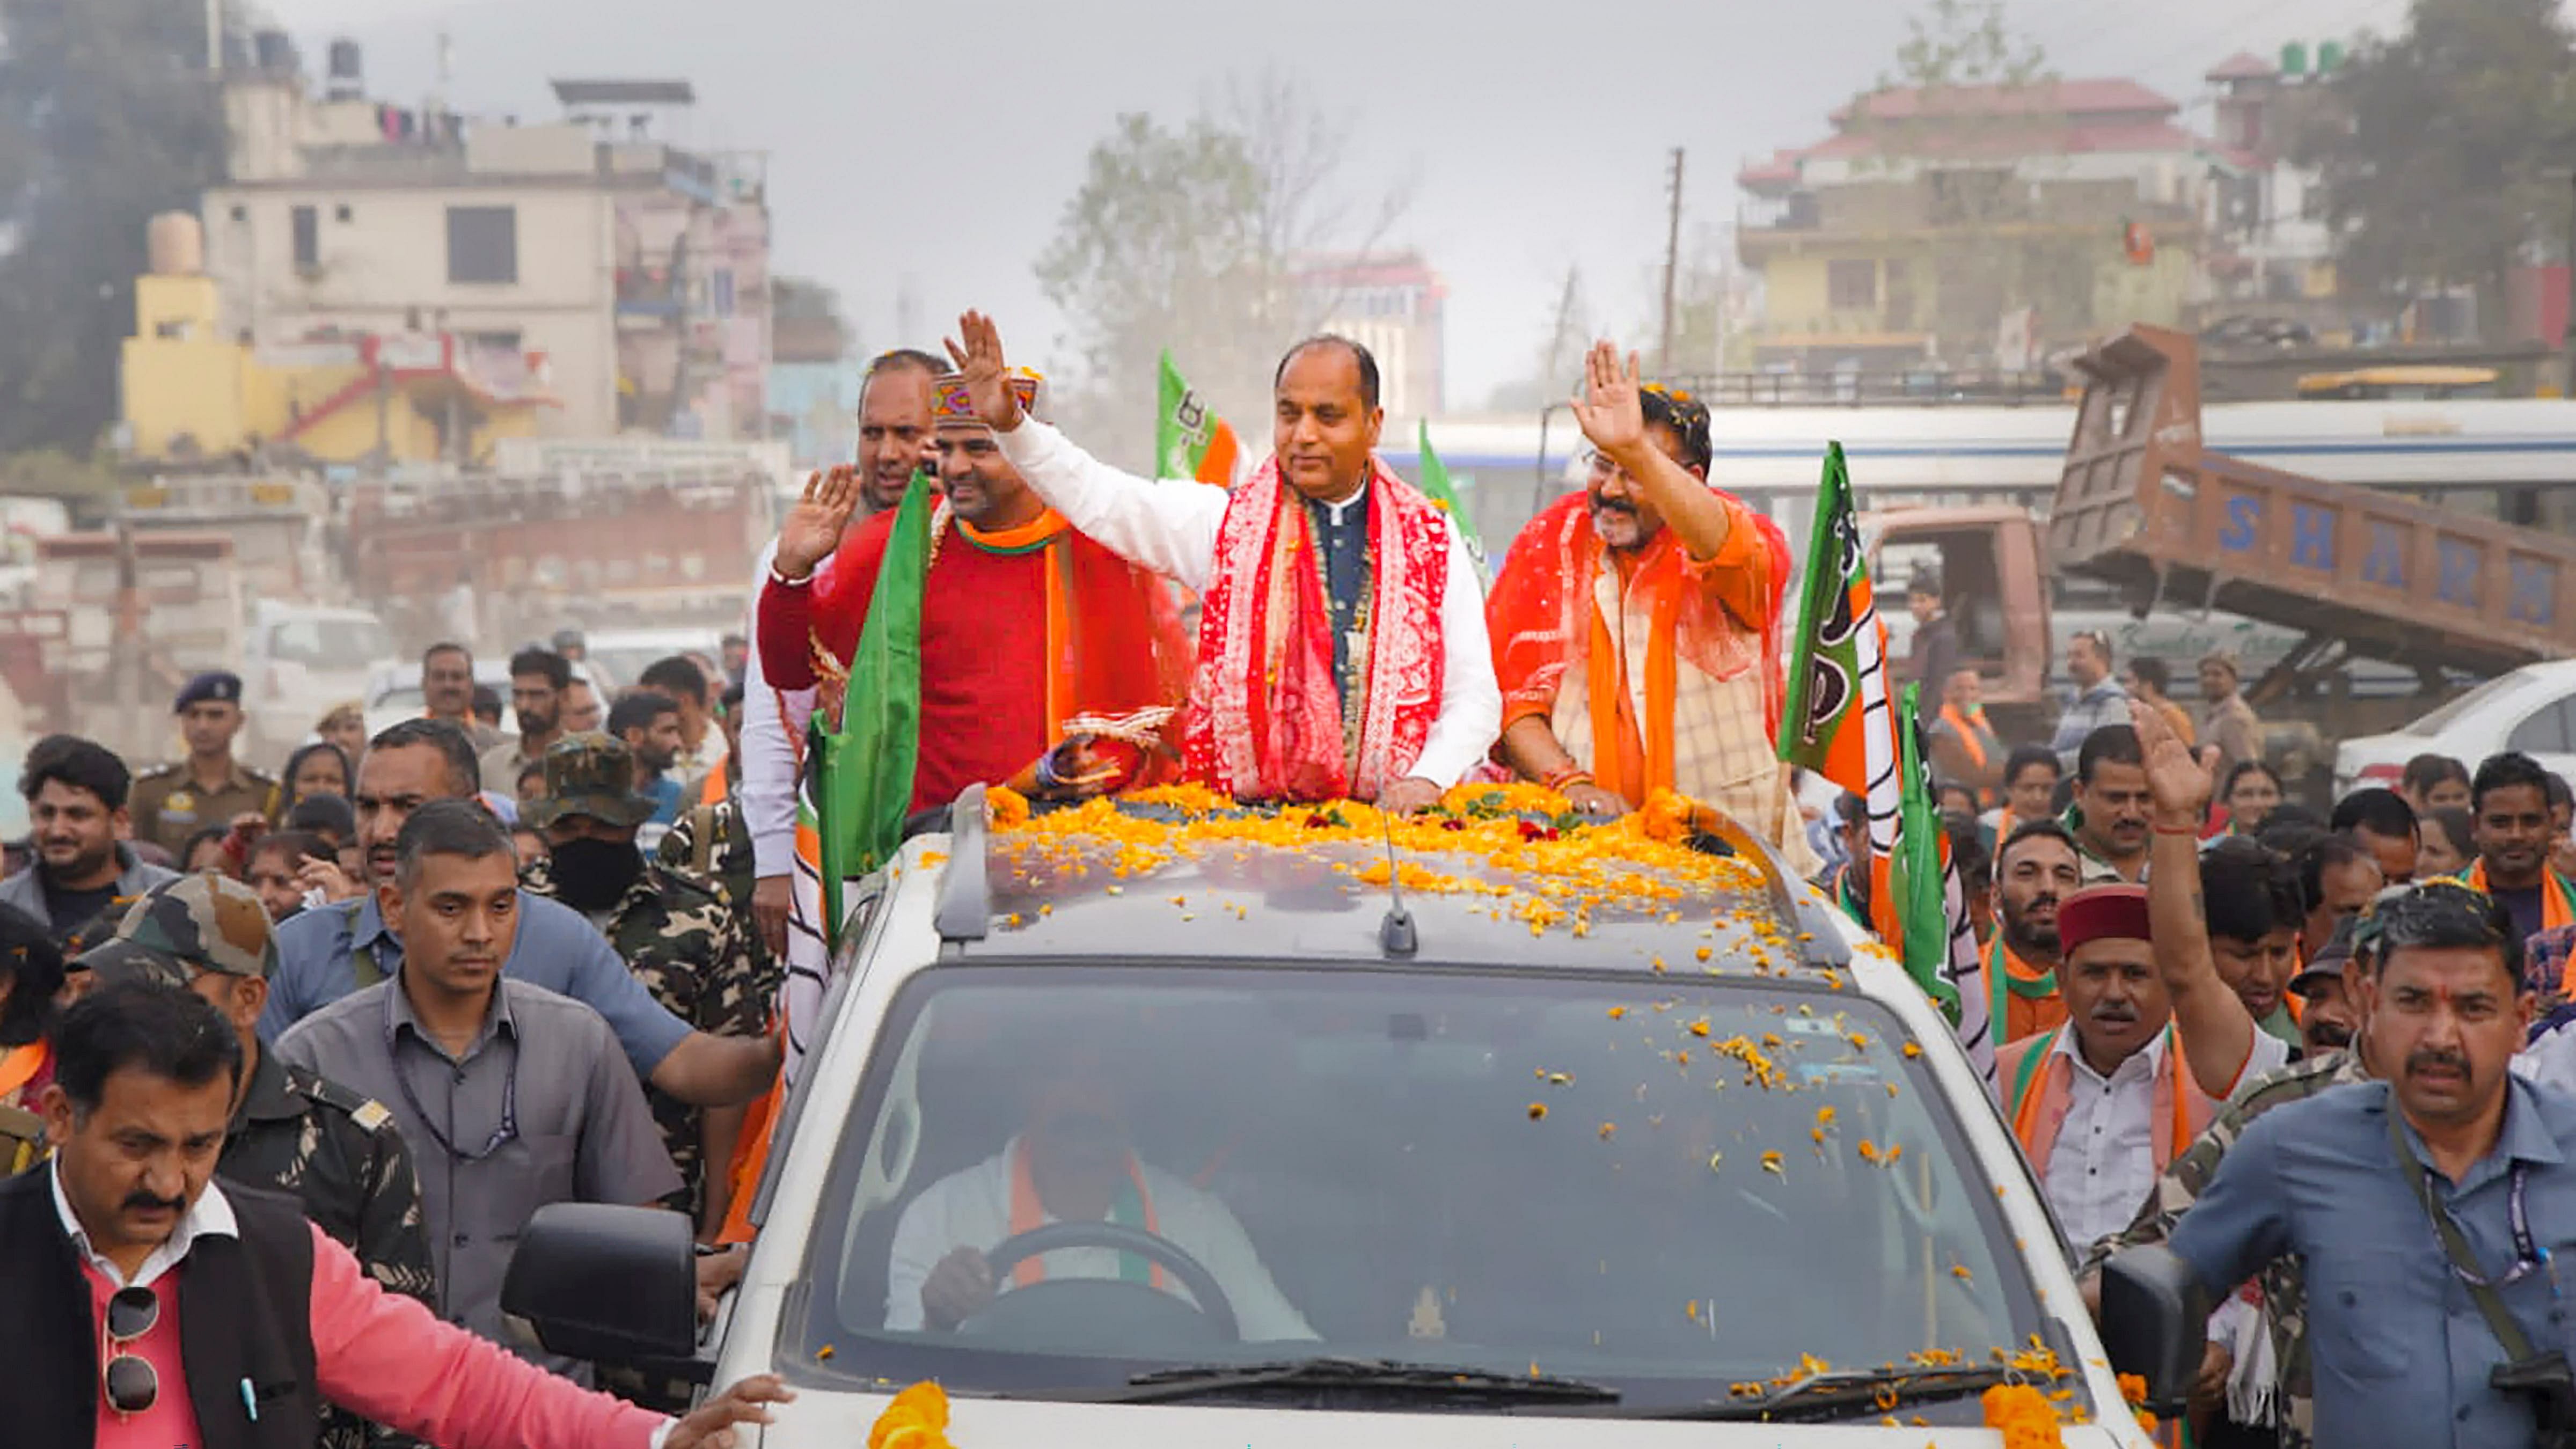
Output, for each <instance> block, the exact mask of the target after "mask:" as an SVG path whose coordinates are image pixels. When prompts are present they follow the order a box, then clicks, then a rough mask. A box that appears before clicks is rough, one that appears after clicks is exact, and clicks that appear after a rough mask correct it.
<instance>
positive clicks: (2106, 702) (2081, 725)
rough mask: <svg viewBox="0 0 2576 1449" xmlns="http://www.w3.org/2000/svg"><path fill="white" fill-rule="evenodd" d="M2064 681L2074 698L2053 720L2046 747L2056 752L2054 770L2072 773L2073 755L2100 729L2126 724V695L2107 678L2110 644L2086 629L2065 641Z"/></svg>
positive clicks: (2127, 701)
mask: <svg viewBox="0 0 2576 1449" xmlns="http://www.w3.org/2000/svg"><path fill="white" fill-rule="evenodd" d="M2066 677H2067V678H2069V679H2071V680H2074V681H2075V697H2074V698H2073V699H2072V700H2071V701H2070V702H2069V703H2068V704H2067V706H2066V712H2065V713H2064V714H2062V715H2059V716H2058V717H2057V734H2056V737H2055V738H2053V739H2051V740H2050V741H2049V742H2048V743H2049V747H2050V748H2051V749H2054V750H2056V751H2057V765H2058V768H2059V769H2060V770H2061V771H2063V772H2065V773H2067V774H2070V775H2071V774H2073V773H2075V756H2076V752H2077V751H2079V750H2082V749H2083V748H2084V742H2085V741H2086V740H2088V739H2090V738H2092V736H2093V732H2094V731H2095V730H2098V729H2100V728H2102V727H2103V726H2104V725H2124V724H2127V723H2128V722H2129V693H2128V691H2127V690H2124V689H2122V688H2121V687H2120V681H2119V680H2117V679H2114V678H2113V677H2112V676H2111V641H2110V640H2108V639H2106V638H2104V637H2102V636H2101V635H2100V634H2096V633H2094V632H2093V631H2092V630H2090V629H2086V630H2083V631H2080V632H2078V633H2077V634H2076V635H2075V636H2074V637H2073V638H2071V639H2069V640H2067V641H2066Z"/></svg>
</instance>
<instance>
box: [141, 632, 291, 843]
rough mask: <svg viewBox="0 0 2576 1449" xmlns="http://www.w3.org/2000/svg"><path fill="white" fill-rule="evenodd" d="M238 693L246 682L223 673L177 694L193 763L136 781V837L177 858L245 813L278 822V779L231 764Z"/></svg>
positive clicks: (159, 768)
mask: <svg viewBox="0 0 2576 1449" xmlns="http://www.w3.org/2000/svg"><path fill="white" fill-rule="evenodd" d="M241 693H242V682H241V676H240V675H238V674H230V673H226V672H225V671H223V670H220V669H215V670H209V671H207V672H206V673H204V674H200V675H198V676H197V677H196V678H194V679H191V680H189V681H188V684H187V687H186V688H184V689H182V690H180V691H179V702H178V704H177V705H176V706H175V707H174V709H175V712H176V713H177V714H178V716H179V734H180V736H181V738H183V739H185V740H186V741H187V743H188V758H187V759H185V760H182V761H180V762H178V763H175V764H168V765H156V766H154V767H153V768H151V769H149V770H146V771H144V772H143V773H142V774H140V775H138V776H136V777H135V780H134V794H133V797H132V800H131V802H130V803H131V807H132V810H133V814H134V838H135V839H137V840H148V841H151V842H152V843H153V844H155V845H158V846H160V847H161V848H162V849H163V850H166V851H168V852H170V854H171V857H172V858H173V859H177V858H178V857H179V854H180V851H181V849H182V848H183V847H184V846H186V845H187V843H188V837H189V836H191V835H194V834H196V833H197V832H198V831H200V830H204V829H208V828H209V827H213V826H224V825H230V824H232V822H233V818H234V817H235V816H238V815H241V814H243V813H244V812H246V811H257V812H258V813H259V814H260V815H261V816H263V817H265V818H266V819H267V821H268V823H269V824H271V825H275V824H276V823H277V812H278V810H279V808H280V806H281V804H282V803H283V801H284V798H285V794H286V792H285V791H284V790H282V789H280V788H279V787H278V783H277V781H276V779H275V778H273V777H271V776H269V775H265V774H262V773H261V772H260V771H257V770H254V769H251V768H249V767H248V766H246V765H241V764H237V763H235V762H234V760H233V737H234V736H235V735H238V734H240V733H241V727H242V707H241ZM186 863H187V862H185V861H184V860H182V861H180V864H182V865H184V864H186Z"/></svg>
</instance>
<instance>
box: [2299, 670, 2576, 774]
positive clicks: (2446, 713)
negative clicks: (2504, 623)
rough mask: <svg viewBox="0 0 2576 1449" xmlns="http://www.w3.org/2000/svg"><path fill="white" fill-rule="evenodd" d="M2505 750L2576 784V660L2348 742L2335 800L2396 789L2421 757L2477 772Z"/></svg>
mask: <svg viewBox="0 0 2576 1449" xmlns="http://www.w3.org/2000/svg"><path fill="white" fill-rule="evenodd" d="M2504 750H2520V751H2521V752H2522V753H2524V754H2526V755H2529V756H2531V757H2532V758H2533V759H2535V760H2538V761H2539V762H2540V765H2541V768H2543V769H2546V770H2553V771H2556V772H2557V773H2558V774H2560V775H2562V776H2565V777H2567V778H2569V779H2576V659H2552V660H2549V661H2547V662H2545V663H2541V664H2526V665H2524V666H2523V667H2522V668H2520V669H2517V670H2514V671H2513V672H2512V673H2510V674H2499V675H2497V676H2496V677H2495V678H2493V679H2490V680H2488V681H2487V682H2486V683H2484V684H2481V685H2479V686H2478V687H2477V688H2475V689H2472V690H2470V691H2469V692H2468V693H2466V694H2463V695H2461V696H2460V697H2459V698H2457V699H2455V700H2452V701H2451V702H2450V703H2449V704H2446V705H2443V706H2442V707H2441V708H2440V709H2437V710H2434V711H2433V712H2432V713H2430V714H2428V715H2425V716H2424V717H2423V718H2422V719H2419V720H2417V721H2415V722H2414V723H2413V724H2410V725H2408V726H2406V727H2405V728H2404V729H2401V730H2397V731H2394V732H2392V733H2389V734H2384V735H2367V736H2364V737H2362V738H2360V739H2352V740H2346V741H2344V742H2343V744H2342V745H2341V746H2339V747H2337V749H2336V750H2335V794H2337V795H2338V796H2340V795H2342V794H2343V793H2344V792H2346V791H2348V790H2353V789H2357V788H2359V787H2361V786H2364V785H2385V786H2388V787H2389V788H2390V789H2395V788H2396V787H2397V782H2398V780H2399V779H2400V778H2401V777H2402V776H2403V775H2404V773H2405V770H2406V762H2407V761H2408V760H2411V759H2413V758H2415V757H2416V756H2417V755H2421V754H2426V753H2433V754H2443V755H2450V756H2452V757H2454V758H2456V759H2458V760H2459V761H2460V762H2461V763H2463V764H2465V765H2467V766H2468V767H2469V769H2470V770H2471V771H2473V772H2474V771H2475V770H2476V769H2477V767H2478V761H2480V760H2483V759H2485V758H2486V757H2487V756H2489V755H2492V754H2496V753H2498V752H2500V751H2504Z"/></svg>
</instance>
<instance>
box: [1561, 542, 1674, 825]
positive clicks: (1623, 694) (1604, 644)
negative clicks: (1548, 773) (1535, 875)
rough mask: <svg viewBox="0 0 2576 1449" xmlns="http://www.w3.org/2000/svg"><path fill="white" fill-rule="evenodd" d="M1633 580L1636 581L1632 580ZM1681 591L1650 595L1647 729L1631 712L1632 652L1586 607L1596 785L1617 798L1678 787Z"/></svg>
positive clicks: (1587, 684) (1585, 668)
mask: <svg viewBox="0 0 2576 1449" xmlns="http://www.w3.org/2000/svg"><path fill="white" fill-rule="evenodd" d="M1628 582H1633V580H1630V581H1628ZM1681 603H1682V596H1681V591H1680V590H1678V589H1669V588H1667V589H1656V590H1653V591H1652V592H1651V593H1649V594H1648V604H1647V607H1648V608H1649V609H1650V610H1651V611H1652V613H1651V619H1652V623H1651V624H1650V625H1649V626H1648V632H1647V636H1646V637H1647V644H1646V718H1645V720H1644V722H1643V723H1644V727H1643V728H1642V729H1641V728H1639V721H1638V719H1637V717H1636V713H1635V711H1634V710H1632V709H1630V708H1629V702H1628V682H1627V680H1626V679H1625V678H1624V677H1623V676H1624V675H1625V674H1626V673H1627V659H1628V651H1627V650H1625V649H1622V648H1621V647H1619V643H1618V641H1616V640H1614V639H1612V638H1611V637H1610V626H1609V625H1608V624H1607V623H1606V622H1604V621H1603V619H1602V617H1601V610H1600V609H1599V608H1598V607H1594V608H1587V609H1585V610H1584V611H1583V613H1584V617H1585V618H1587V619H1589V620H1590V621H1591V625H1592V640H1591V644H1590V646H1589V647H1588V648H1587V649H1586V650H1585V651H1584V658H1583V682H1584V687H1585V689H1586V691H1587V697H1586V700H1585V703H1586V706H1587V708H1588V709H1589V712H1590V714H1591V717H1592V773H1593V782H1594V783H1595V784H1597V785H1599V786H1600V787H1601V788H1602V789H1604V790H1607V791H1609V792H1610V793H1612V794H1614V795H1618V796H1620V797H1622V798H1625V799H1629V800H1643V799H1645V798H1646V797H1647V796H1649V795H1651V794H1653V793H1654V792H1655V791H1657V790H1669V789H1671V788H1672V787H1673V688H1674V678H1673V667H1674V666H1673V639H1674V634H1675V625H1676V623H1677V622H1678V621H1679V619H1680V616H1681Z"/></svg>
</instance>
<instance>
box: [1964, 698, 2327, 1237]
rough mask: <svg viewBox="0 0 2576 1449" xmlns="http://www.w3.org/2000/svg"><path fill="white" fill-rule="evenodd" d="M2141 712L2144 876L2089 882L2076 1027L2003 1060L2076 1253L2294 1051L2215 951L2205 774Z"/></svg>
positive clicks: (2133, 1205)
mask: <svg viewBox="0 0 2576 1449" xmlns="http://www.w3.org/2000/svg"><path fill="white" fill-rule="evenodd" d="M2131 713H2132V715H2133V716H2134V718H2135V720H2136V724H2137V730H2138V736H2139V740H2140V743H2141V744H2142V745H2143V746H2144V751H2145V755H2146V760H2147V781H2148V788H2149V790H2150V792H2151V794H2152V796H2153V800H2154V815H2153V821H2154V827H2155V834H2154V838H2153V842H2152V844H2151V846H2150V853H2149V864H2148V871H2147V880H2148V884H2147V885H2145V886H2135V885H2127V884H2111V885H2099V886H2092V887H2088V888H2087V889H2084V890H2080V891H2077V892H2076V893H2075V894H2073V895H2071V896H2069V897H2067V898H2066V899H2065V901H2064V902H2062V903H2061V904H2060V905H2059V906H2058V908H2057V935H2058V941H2059V945H2060V948H2061V949H2062V950H2063V952H2064V964H2063V965H2061V966H2060V967H2059V968H2058V973H2057V975H2058V985H2059V989H2060V991H2061V992H2062V993H2063V994H2064V996H2065V1000H2066V1009H2067V1019H2066V1023H2065V1024H2064V1025H2063V1026H2060V1027H2057V1028H2055V1029H2054V1030H2051V1031H2047V1032H2043V1033H2041V1034H2039V1035H2037V1036H2033V1037H2028V1038H2025V1039H2023V1040H2021V1041H2018V1042H2015V1043H2013V1044H2012V1045H2010V1046H2008V1047H2006V1048H2005V1049H2004V1050H2003V1051H2002V1053H2000V1054H1999V1055H1998V1057H1997V1059H1996V1063H1995V1068H1996V1079H1997V1081H1998V1082H2000V1083H2001V1084H2002V1085H2003V1087H2004V1090H2005V1097H2004V1110H2005V1113H2006V1115H2007V1116H2008V1117H2009V1118H2010V1119H2011V1122H2012V1125H2013V1133H2014V1135H2015V1136H2017V1137H2019V1138H2020V1139H2021V1144H2022V1150H2023V1151H2024V1152H2026V1153H2028V1154H2029V1157H2030V1162H2031V1166H2032V1167H2033V1168H2035V1169H2036V1170H2037V1171H2038V1173H2039V1176H2040V1182H2041V1185H2042V1187H2043V1189H2044V1190H2045V1191H2046V1192H2047V1194H2048V1201H2049V1205H2050V1206H2051V1207H2053V1208H2055V1209H2056V1210H2057V1216H2058V1220H2059V1222H2061V1223H2062V1224H2064V1225H2065V1228H2066V1235H2067V1238H2068V1240H2069V1241H2071V1242H2073V1243H2075V1244H2076V1245H2077V1246H2078V1247H2082V1246H2084V1245H2087V1244H2090V1243H2092V1242H2093V1241H2095V1240H2096V1239H2098V1238H2101V1237H2104V1236H2106V1235H2108V1234H2111V1233H2115V1232H2118V1231H2119V1230H2121V1229H2122V1228H2124V1227H2127V1226H2128V1224H2129V1220H2130V1218H2131V1217H2132V1216H2133V1215H2134V1214H2135V1213H2136V1212H2137V1210H2138V1207H2139V1205H2140V1204H2141V1203H2143V1202H2145V1201H2146V1198H2147V1194H2148V1192H2149V1190H2150V1189H2151V1188H2152V1187H2153V1185H2154V1183H2155V1179H2156V1174H2157V1173H2159V1172H2161V1171H2163V1170H2164V1168H2165V1165H2166V1164H2167V1163H2169V1162H2171V1161H2172V1160H2173V1157H2174V1154H2175V1153H2177V1152H2180V1151H2181V1150H2182V1149H2183V1148H2185V1147H2187V1146H2189V1145H2190V1144H2191V1141H2192V1139H2193V1138H2195V1137H2197V1136H2199V1135H2200V1134H2201V1132H2202V1131H2204V1130H2205V1129H2207V1128H2208V1126H2209V1124H2210V1122H2211V1120H2212V1119H2213V1118H2215V1117H2216V1116H2217V1115H2218V1110H2219V1108H2220V1106H2222V1105H2223V1104H2224V1103H2225V1102H2226V1101H2227V1099H2228V1097H2229V1096H2230V1095H2231V1094H2232V1093H2234V1091H2235V1090H2236V1088H2237V1086H2238V1085H2239V1084H2241V1083H2243V1082H2245V1081H2248V1080H2251V1079H2252V1078H2254V1077H2257V1076H2260V1075H2262V1074H2263V1073H2265V1072H2268V1071H2271V1070H2273V1069H2275V1068H2277V1067H2281V1066H2284V1065H2286V1064H2287V1063H2288V1062H2289V1059H2290V1047H2289V1043H2287V1042H2285V1041H2282V1040H2281V1039H2280V1038H2278V1037H2274V1036H2270V1035H2267V1034H2265V1033H2263V1032H2260V1031H2257V1030H2256V1029H2255V1027H2254V1019H2253V1017H2251V1016H2249V1015H2247V1014H2246V1011H2245V1006H2244V1003H2242V1002H2241V1001H2239V1000H2238V999H2237V997H2236V993H2235V992H2233V991H2231V990H2229V989H2228V986H2227V983H2226V982H2225V981H2223V980H2221V979H2220V977H2219V975H2218V969H2217V966H2216V963H2215V962H2214V960H2213V959H2212V957H2211V955H2210V949H2209V931H2208V927H2207V925H2206V924H2205V923H2204V921H2203V919H2202V904H2201V899H2200V864H2199V851H2198V837H2199V830H2200V822H2201V819H2202V815H2203V812H2204V811H2205V810H2206V808H2207V806H2208V804H2209V794H2210V778H2209V772H2208V771H2206V770H2204V769H2202V768H2201V767H2200V765H2199V764H2198V763H2197V762H2196V761H2194V760H2193V759H2192V756H2191V752H2190V750H2188V749H2187V748H2185V747H2184V745H2183V743H2182V741H2181V740H2180V739H2179V738H2177V737H2176V736H2175V734H2174V732H2173V729H2172V727H2171V726H2170V725H2168V724H2166V723H2165V721H2164V719H2163V718H2162V717H2161V716H2160V715H2158V714H2156V713H2155V711H2153V710H2152V709H2147V708H2137V707H2133V708H2132V710H2131Z"/></svg>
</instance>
